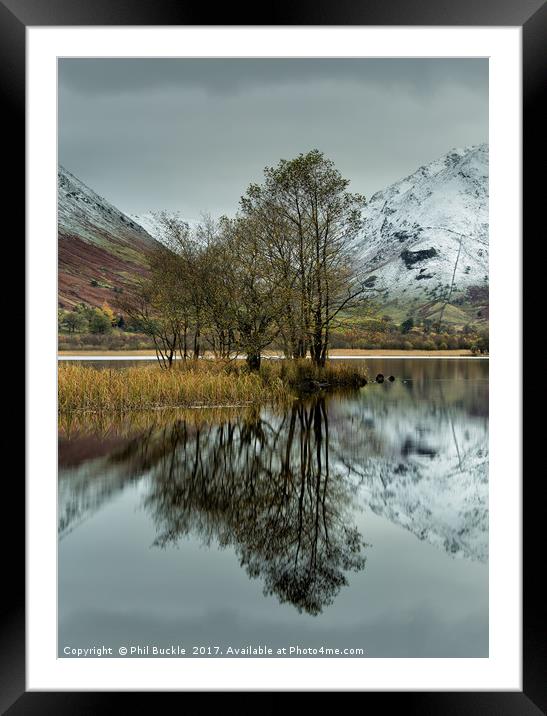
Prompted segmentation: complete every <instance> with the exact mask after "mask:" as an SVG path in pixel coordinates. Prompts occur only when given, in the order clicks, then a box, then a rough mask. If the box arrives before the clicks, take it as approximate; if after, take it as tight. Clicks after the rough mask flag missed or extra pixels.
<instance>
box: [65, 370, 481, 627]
mask: <svg viewBox="0 0 547 716" xmlns="http://www.w3.org/2000/svg"><path fill="white" fill-rule="evenodd" d="M458 370H461V368H458ZM466 370H472V371H479V373H478V376H479V379H478V380H476V381H474V382H473V383H471V382H470V383H468V385H467V386H466V389H465V390H461V383H460V384H459V388H460V390H458V386H456V388H455V387H454V384H453V383H452V382H451V381H448V382H443V380H437V381H433V382H431V381H430V380H429V381H427V380H426V381H425V382H423V381H421V380H420V378H419V375H417V374H416V373H414V374H413V376H412V377H411V378H408V379H405V378H404V367H401V374H402V375H403V377H402V378H401V379H400V380H398V381H397V382H396V383H394V384H384V385H382V386H379V385H375V386H372V385H369V386H367V387H366V388H365V389H364V390H362V391H360V392H358V393H351V394H348V395H343V394H341V395H332V396H329V397H327V398H325V397H319V398H316V399H313V400H309V401H297V402H295V403H294V404H293V405H291V406H289V407H287V408H286V409H275V410H274V409H271V408H262V409H248V410H241V411H233V410H227V411H193V412H192V411H187V412H182V413H181V412H180V411H179V412H178V413H176V414H169V413H166V414H163V415H162V414H153V415H152V414H148V415H136V416H132V417H131V418H128V420H129V423H127V422H126V421H125V420H121V421H120V422H119V423H118V424H115V423H112V422H109V421H108V420H107V421H106V422H105V421H103V422H101V421H102V420H103V419H101V418H97V417H95V418H84V419H81V418H80V419H77V418H71V419H68V418H66V416H65V417H62V419H61V429H60V453H59V454H60V471H59V532H60V536H61V538H63V537H65V536H66V535H68V534H69V533H70V532H71V531H72V530H73V529H75V528H77V527H78V525H79V524H81V523H82V521H83V520H85V519H86V518H88V517H90V516H91V515H92V514H93V513H95V512H97V511H98V510H100V509H101V507H102V506H103V505H104V504H105V503H107V502H108V501H109V500H111V499H112V497H113V496H114V495H115V494H116V493H118V492H120V491H122V490H123V489H124V488H125V487H126V486H127V485H128V484H129V483H133V482H139V483H141V485H142V492H141V497H142V505H143V507H144V510H145V512H146V514H147V515H148V516H149V517H150V518H151V519H152V521H153V524H154V529H155V533H156V536H155V539H154V546H156V547H159V548H163V547H167V546H168V545H170V544H176V543H179V542H180V541H181V540H183V539H185V538H188V537H190V536H192V537H194V538H196V537H198V538H199V540H200V541H201V542H202V544H205V545H208V546H211V545H213V544H217V545H219V546H220V547H231V548H233V549H234V550H235V552H236V554H237V555H238V558H239V561H240V564H241V566H242V567H243V568H244V569H245V570H246V572H247V573H248V575H249V576H250V577H253V578H257V579H259V580H260V582H261V584H262V585H263V591H264V594H266V595H275V596H276V597H277V599H278V600H279V602H281V603H289V604H292V605H294V607H296V609H297V610H298V611H304V612H306V613H308V614H311V615H317V614H319V613H321V612H322V610H323V609H324V608H325V607H326V606H327V605H330V604H332V603H333V602H334V600H335V599H336V596H337V595H338V594H339V592H340V590H341V588H342V587H344V586H345V585H347V584H348V583H349V581H350V578H351V573H356V572H359V571H361V570H363V568H364V566H365V561H366V556H367V553H368V547H367V544H366V541H365V540H366V522H365V529H364V530H363V529H362V528H361V529H359V528H358V527H357V525H356V524H355V523H356V514H357V513H358V512H359V511H360V510H362V509H363V508H365V509H367V508H368V509H370V510H372V511H373V512H375V513H376V514H377V515H380V516H382V517H384V518H386V519H388V520H389V521H391V522H392V523H395V524H397V525H399V526H402V527H404V528H405V529H406V530H409V531H410V532H412V533H413V534H414V535H415V536H416V537H417V538H418V539H420V540H425V541H428V542H430V543H431V544H433V545H435V546H436V547H438V548H440V549H443V550H445V551H446V552H448V553H449V554H451V555H454V556H456V557H463V558H466V559H471V560H474V561H478V562H484V561H486V560H487V555H488V509H487V504H488V469H487V461H488V395H487V389H488V383H487V380H486V381H484V380H480V378H481V376H483V375H484V369H483V368H475V367H469V368H466ZM480 371H482V373H481V372H480ZM486 378H487V374H486ZM405 380H406V382H405ZM363 532H365V534H363Z"/></svg>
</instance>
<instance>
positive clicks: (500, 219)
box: [27, 27, 522, 691]
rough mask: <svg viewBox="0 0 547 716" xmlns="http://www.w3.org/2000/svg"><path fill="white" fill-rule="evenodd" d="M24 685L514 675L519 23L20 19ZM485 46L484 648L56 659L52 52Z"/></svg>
mask: <svg viewBox="0 0 547 716" xmlns="http://www.w3.org/2000/svg"><path fill="white" fill-rule="evenodd" d="M27 43H28V44H27V92H28V94H27V110H28V111H27V206H28V211H27V310H28V315H27V319H28V320H27V368H28V373H27V375H28V384H27V396H28V404H27V410H28V412H27V415H28V418H27V439H28V451H27V454H28V461H27V688H28V689H29V690H49V689H55V690H59V689H69V690H84V689H85V690H93V689H101V690H124V689H128V690H140V689H143V690H146V689H152V690H156V689H170V690H173V689H190V688H191V689H221V690H231V689H240V690H241V689H242V690H252V689H268V690H272V689H284V690H291V689H312V690H321V689H328V690H336V689H363V690H366V689H375V690H428V691H429V690H455V689H465V690H498V689H499V690H521V689H522V675H521V661H522V660H521V624H520V616H521V586H520V585H521V556H520V555H521V509H520V508H521V428H520V424H521V423H520V414H521V398H520V378H519V377H520V375H521V370H520V368H521V356H520V345H521V326H520V315H521V298H520V297H521V290H520V289H521V286H520V283H521V280H520V275H521V272H520V267H521V252H520V246H521V219H520V216H521V188H520V187H521V109H520V108H521V80H520V75H521V31H520V28H408V27H404V28H370V27H365V28H361V27H345V28H325V27H323V28H315V27H304V28H298V27H289V28H266V27H262V28H229V27H222V28H212V27H209V28H182V27H166V28H140V27H139V28H115V27H107V28H89V27H85V28H41V27H40V28H27ZM236 53H237V56H246V55H249V56H272V57H275V56H280V55H283V56H295V57H296V56H339V57H342V56H357V57H358V56H375V57H382V56H386V57H393V56H407V57H410V56H421V57H423V56H437V57H439V56H442V57H447V56H460V57H464V56H472V57H479V56H482V57H484V56H487V57H490V197H491V198H490V239H491V241H490V289H491V299H490V306H491V308H490V316H491V318H490V331H491V338H490V345H491V355H492V358H491V360H490V381H491V391H490V410H491V421H490V447H491V453H490V457H491V460H490V506H491V509H490V656H489V658H487V659H340V660H337V659H324V660H322V659H313V660H311V661H310V660H307V659H262V660H261V659H244V660H238V659H232V660H230V659H203V660H199V659H197V660H194V659H157V660H156V659H131V660H124V659H121V658H120V659H85V660H81V659H58V658H57V656H56V643H57V634H56V629H57V625H56V556H57V555H56V548H57V530H56V525H55V524H54V522H55V516H56V468H57V465H56V460H57V448H56V443H57V424H56V379H55V377H56V360H57V356H56V338H57V337H56V316H57V285H56V276H57V253H56V169H57V157H56V62H57V56H109V57H115V56H141V57H142V56H195V57H196V56H230V55H234V54H236Z"/></svg>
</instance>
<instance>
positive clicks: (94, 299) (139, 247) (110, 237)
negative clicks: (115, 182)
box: [57, 166, 157, 308]
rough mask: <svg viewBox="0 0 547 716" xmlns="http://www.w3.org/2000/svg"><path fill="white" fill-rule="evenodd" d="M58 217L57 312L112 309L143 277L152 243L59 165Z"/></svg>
mask: <svg viewBox="0 0 547 716" xmlns="http://www.w3.org/2000/svg"><path fill="white" fill-rule="evenodd" d="M57 216H58V219H57V221H58V261H59V307H60V308H70V307H71V306H74V305H76V304H78V303H82V302H84V303H87V304H91V305H95V306H100V305H102V304H103V303H104V301H107V302H108V303H109V304H110V305H112V306H115V305H116V298H117V296H118V295H119V293H120V292H121V291H123V289H124V286H127V284H128V283H129V282H130V281H131V280H132V279H134V277H135V276H138V275H142V274H143V273H145V272H146V267H147V258H146V256H147V254H148V253H149V252H150V251H152V250H153V249H154V247H156V246H157V242H156V240H155V239H153V238H152V237H151V236H150V235H149V234H148V233H147V232H146V231H145V230H144V229H143V228H142V227H141V226H140V225H139V224H137V223H136V222H135V221H134V220H133V219H131V218H130V217H128V216H126V215H125V214H124V213H123V212H121V211H120V210H119V209H117V208H116V207H115V206H113V205H112V204H110V203H109V202H108V201H106V199H103V197H101V196H99V195H98V194H96V193H95V192H94V191H93V190H92V189H90V188H89V187H87V186H86V185H85V184H84V183H83V182H81V181H80V180H79V179H77V178H76V177H75V176H74V175H73V174H71V173H70V172H69V171H67V170H66V169H65V168H64V167H61V166H60V167H59V170H58V215H57Z"/></svg>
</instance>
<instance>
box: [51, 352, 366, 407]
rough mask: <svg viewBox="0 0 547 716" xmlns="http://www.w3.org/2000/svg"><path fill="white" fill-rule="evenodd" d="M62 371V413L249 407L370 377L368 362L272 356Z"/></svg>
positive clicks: (66, 368)
mask: <svg viewBox="0 0 547 716" xmlns="http://www.w3.org/2000/svg"><path fill="white" fill-rule="evenodd" d="M58 376H59V385H58V409H59V412H60V413H63V412H69V411H80V412H82V411H90V412H93V411H96V412H100V411H120V412H123V411H130V410H149V409H156V408H190V407H192V408H202V407H224V406H232V407H234V406H240V407H245V406H249V405H257V404H261V403H281V402H287V401H289V400H293V399H294V398H296V397H298V396H299V395H301V394H303V393H304V394H309V393H313V392H317V391H319V390H325V389H329V388H333V387H352V388H357V387H360V386H362V385H364V384H365V383H366V371H365V370H364V369H363V368H362V367H353V366H347V365H342V364H338V365H332V364H330V365H328V366H327V367H326V368H323V369H317V368H314V367H313V366H312V365H311V363H310V362H309V361H302V362H287V363H286V362H273V361H272V362H270V363H265V364H263V366H262V368H261V369H260V371H259V372H250V371H249V370H247V369H246V367H245V366H244V365H241V364H236V363H224V362H221V361H200V362H198V363H187V364H184V363H179V364H175V365H174V366H173V368H172V369H171V370H162V369H161V368H160V366H159V365H157V364H153V365H142V366H135V367H131V368H127V369H124V370H123V371H119V370H99V369H97V368H94V367H91V366H85V365H73V364H69V363H61V364H59V371H58Z"/></svg>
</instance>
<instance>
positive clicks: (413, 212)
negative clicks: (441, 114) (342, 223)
mask: <svg viewBox="0 0 547 716" xmlns="http://www.w3.org/2000/svg"><path fill="white" fill-rule="evenodd" d="M364 218H365V225H364V229H363V235H362V240H361V242H360V250H361V256H362V259H363V261H364V266H365V275H366V276H367V278H368V279H369V284H370V285H371V286H374V288H377V289H379V290H380V296H381V301H382V303H383V304H384V307H385V304H386V302H387V304H388V307H391V308H393V309H395V312H397V310H398V311H400V312H401V313H402V315H404V314H406V315H413V314H414V315H422V316H423V317H429V318H435V317H438V315H439V314H440V312H441V311H442V310H443V308H442V307H443V305H444V304H445V303H448V306H447V308H445V309H444V312H443V314H444V315H443V319H444V320H446V321H449V322H450V321H451V322H454V323H458V322H460V323H463V322H466V320H469V318H472V319H473V318H474V319H476V318H481V317H482V318H486V317H487V315H488V308H487V306H488V145H487V144H481V145H479V146H474V147H467V148H464V149H454V150H452V151H450V152H448V153H447V154H445V155H444V156H442V157H440V158H439V159H437V160H436V161H434V162H432V163H431V164H428V165H426V166H423V167H420V168H419V169H418V170H417V171H415V172H414V173H413V174H411V175H410V176H408V177H405V178H404V179H402V180H401V181H398V182H396V183H395V184H392V185H391V186H389V187H387V188H386V189H384V190H383V191H379V192H377V193H376V194H374V195H373V196H372V197H371V199H370V201H369V203H368V205H367V207H366V209H365V214H364Z"/></svg>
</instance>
